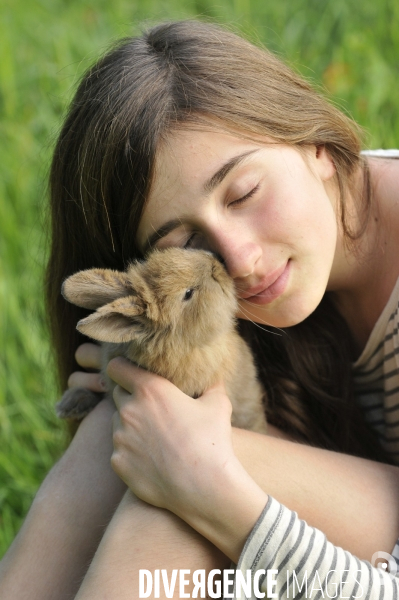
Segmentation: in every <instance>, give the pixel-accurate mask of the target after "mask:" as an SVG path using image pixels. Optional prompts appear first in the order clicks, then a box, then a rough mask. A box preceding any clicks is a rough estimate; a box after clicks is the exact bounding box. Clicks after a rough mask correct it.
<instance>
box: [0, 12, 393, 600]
mask: <svg viewBox="0 0 399 600" xmlns="http://www.w3.org/2000/svg"><path fill="white" fill-rule="evenodd" d="M393 154H394V155H395V153H393ZM398 183H399V162H398V161H396V160H394V158H386V157H385V156H382V157H380V156H378V157H372V156H368V157H366V156H364V155H361V154H360V143H359V139H358V135H357V128H356V126H355V124H354V123H353V122H351V121H350V120H349V119H348V118H347V117H345V116H344V115H343V114H342V113H340V112H339V111H338V110H337V109H335V108H334V107H332V106H330V105H329V104H328V103H326V101H325V100H324V99H323V98H322V97H320V96H319V95H318V94H316V93H315V92H314V91H313V90H312V89H311V88H310V87H309V85H308V84H307V83H306V82H304V81H303V80H302V79H301V78H299V77H298V76H297V75H295V74H294V73H292V72H291V71H290V70H289V69H288V68H287V67H286V66H285V65H283V64H282V63H281V62H280V61H279V60H278V59H276V58H275V57H274V56H273V55H271V54H269V53H268V52H267V51H265V50H263V49H259V48H256V47H254V46H253V45H251V44H249V43H248V42H246V41H244V40H242V39H241V38H239V37H237V36H235V35H234V34H232V33H229V32H227V31H225V30H223V29H221V28H219V27H216V26H214V25H209V24H204V23H201V22H195V21H189V22H177V23H168V24H165V25H160V26H158V27H156V28H154V29H152V30H150V31H149V32H147V33H145V34H144V35H142V36H141V37H139V38H135V39H128V40H122V42H121V43H120V44H118V46H117V47H116V48H115V49H114V50H113V51H111V52H110V53H109V54H107V55H106V56H105V57H104V58H103V59H101V60H100V61H99V62H98V63H97V64H96V65H95V66H94V67H93V68H92V69H91V70H90V71H89V72H88V73H87V74H86V76H85V77H84V79H83V81H82V83H81V84H80V86H79V89H78V91H77V93H76V96H75V99H74V101H73V103H72V106H71V108H70V111H69V114H68V117H67V120H66V122H65V124H64V127H63V129H62V131H61V134H60V137H59V141H58V144H57V147H56V150H55V154H54V160H53V165H52V173H51V198H52V200H51V202H52V227H53V230H52V248H51V256H50V261H49V267H48V271H47V296H48V307H49V312H50V317H51V324H52V334H53V340H54V344H55V348H56V350H57V356H58V365H59V372H60V379H61V382H62V385H63V387H65V386H66V385H67V382H68V385H69V386H77V385H79V386H80V385H82V386H84V387H87V388H90V389H93V390H95V391H99V392H100V391H103V384H102V382H101V379H100V377H99V376H98V375H97V374H96V373H95V372H93V369H98V368H99V363H100V358H99V349H98V347H97V346H95V345H93V344H87V343H86V344H83V345H81V344H82V341H83V340H82V339H81V338H80V337H79V335H78V334H77V332H76V330H75V324H76V322H77V320H78V319H79V318H81V317H82V316H84V315H85V313H84V311H82V310H81V309H78V308H77V307H75V306H73V305H71V304H67V303H66V302H65V301H64V300H63V298H62V297H61V295H60V289H61V284H62V281H63V280H64V279H65V278H66V277H67V276H69V275H70V274H72V273H74V272H76V271H78V270H82V269H85V268H91V267H105V268H115V269H124V268H125V266H126V265H127V264H128V262H129V261H131V260H132V259H134V258H136V257H144V256H145V254H146V252H147V251H148V250H149V249H150V248H152V247H157V248H164V247H168V246H180V247H190V248H205V249H209V250H212V251H214V252H217V253H218V254H219V255H220V256H221V257H222V259H223V260H224V262H225V265H226V268H227V270H228V272H229V273H230V275H231V276H232V277H233V278H234V281H235V283H236V288H237V295H238V297H239V299H240V300H239V304H240V312H239V315H238V316H239V317H240V318H241V319H242V321H241V328H242V333H243V335H245V336H246V337H247V339H248V340H249V342H250V343H251V345H252V347H253V351H254V353H255V355H256V357H257V363H258V367H259V373H260V377H261V379H262V381H263V383H264V385H265V388H266V390H267V395H268V409H267V415H268V420H269V422H270V435H268V436H262V435H259V434H255V433H252V432H247V431H242V430H235V429H232V428H231V425H230V412H231V407H230V402H229V400H228V398H227V397H226V394H225V391H224V387H223V382H220V384H219V385H217V386H215V387H214V388H212V389H210V390H208V391H207V392H206V393H205V394H204V395H203V396H202V397H201V398H199V399H197V400H194V399H191V398H188V397H186V396H185V395H184V394H183V393H182V392H180V391H179V390H178V389H177V388H175V387H174V386H173V385H172V384H171V383H170V382H168V381H166V380H164V379H162V378H160V377H158V376H156V375H154V374H151V373H148V372H145V371H143V370H140V369H139V368H137V367H135V366H134V365H132V364H130V363H128V362H127V361H126V360H124V359H115V360H113V361H111V363H110V365H109V368H108V372H109V374H110V376H111V377H112V378H113V379H114V380H115V381H116V382H117V383H118V384H119V385H118V387H117V388H116V391H115V395H114V400H115V404H116V406H117V409H118V411H117V412H114V407H113V406H111V404H110V403H107V402H101V403H100V404H99V405H98V406H97V408H96V409H95V410H94V411H93V412H92V413H91V414H90V415H89V416H88V417H86V419H84V421H83V422H82V424H81V425H80V427H79V429H78V431H77V433H76V435H75V437H74V439H73V441H72V443H71V445H70V447H69V448H68V450H67V452H66V453H65V455H64V457H63V458H62V459H61V460H60V461H59V463H58V464H57V465H55V467H54V468H53V469H52V471H51V472H50V474H49V475H48V477H47V478H46V480H45V482H44V483H43V485H42V487H41V488H40V490H39V492H38V494H37V497H36V499H35V501H34V503H33V506H32V508H31V511H30V513H29V515H28V517H27V519H26V521H25V523H24V526H23V527H22V529H21V531H20V533H19V535H18V536H17V538H16V540H15V542H14V544H13V545H12V547H11V549H10V550H9V552H8V554H7V555H6V557H5V558H4V560H3V561H2V564H1V567H0V596H1V597H4V598H6V597H7V598H10V599H13V598H18V599H20V598H24V597H26V598H28V597H29V598H30V599H32V598H57V599H60V598H74V597H76V598H79V600H82V599H88V598H107V599H108V598H109V599H112V598H118V599H121V598H138V597H139V571H140V569H146V570H148V571H150V572H152V573H153V572H154V570H155V569H165V570H166V575H167V578H168V581H170V580H171V576H172V571H173V569H187V570H190V571H191V574H192V572H193V571H195V570H201V569H205V570H206V571H208V572H211V571H212V577H213V575H214V573H213V570H214V569H216V570H219V571H218V572H220V571H221V570H222V569H226V568H227V567H228V566H229V564H230V562H231V561H233V562H234V563H238V566H239V568H240V569H241V570H242V571H243V572H244V574H245V573H246V572H247V570H249V571H250V573H251V575H250V576H251V578H252V584H253V585H252V586H251V590H252V591H251V594H252V596H251V597H253V598H255V597H264V596H262V594H263V593H266V594H267V595H268V596H269V597H272V594H277V595H276V596H275V597H280V598H289V597H293V596H295V594H296V596H295V597H297V598H305V597H326V596H327V597H342V598H344V597H353V598H382V597H383V598H394V597H395V598H396V597H397V594H398V591H399V583H398V582H399V580H398V579H396V578H395V577H394V575H395V572H396V562H395V560H394V558H392V556H391V555H392V554H394V555H395V556H399V554H398V551H397V549H396V550H394V548H396V546H395V544H396V539H397V537H398V535H399V494H398V491H399V471H398V468H397V467H396V466H394V465H395V464H397V463H398V462H399V414H398V411H399V405H398V402H397V399H398V394H399V364H398V357H399V353H398V326H397V323H398V319H399V318H398V300H399V283H398V277H399V260H398V256H399V254H398V252H399V235H398V232H399V202H398V192H397V189H398V188H397V186H398ZM251 321H253V322H254V323H251ZM273 328H279V329H273ZM75 353H76V354H75ZM75 358H76V362H75ZM81 367H83V368H84V369H89V370H91V372H89V373H87V372H86V371H85V372H82V371H79V368H81ZM112 415H113V416H112ZM111 420H112V421H113V432H114V433H113V438H112V424H111ZM113 448H114V449H113ZM111 454H112V459H111ZM110 459H111V460H110ZM111 463H112V467H113V469H114V471H113V470H112V469H111ZM115 472H116V474H117V475H116V474H115ZM122 481H123V482H124V483H122ZM125 484H126V485H127V486H128V488H129V489H128V491H127V492H126V493H125V490H126V487H125ZM132 492H133V493H132ZM122 496H123V500H122ZM118 505H119V506H118ZM117 506H118V508H117V510H115V509H116V507H117ZM294 511H295V512H294ZM296 513H297V514H296ZM376 553H379V557H380V558H381V557H384V558H385V559H386V560H387V561H388V562H389V569H388V570H390V573H389V574H388V573H384V571H382V570H379V569H377V568H375V567H374V566H371V565H370V562H369V561H373V565H376V564H377V558H378V556H377V555H376ZM395 553H396V554H395ZM89 564H90V567H89V568H88V566H89ZM267 570H275V572H274V573H272V577H273V578H274V579H275V581H276V583H275V584H273V582H272V581H270V578H268V577H267V576H266V572H267ZM183 577H185V578H186V579H187V580H188V582H189V583H188V584H187V585H182V587H181V588H180V590H181V591H180V592H179V581H178V582H177V584H176V590H175V592H174V596H173V597H189V596H188V595H184V592H185V593H186V594H188V593H190V589H192V588H193V587H195V583H196V581H195V578H194V581H193V580H192V579H191V575H188V574H187V573H186V574H183ZM212 577H211V579H212ZM304 578H305V579H306V580H307V588H306V587H305V585H304V583H303V582H304ZM268 580H269V588H268V587H267V586H268ZM296 582H299V586H302V589H301V590H300V589H298V585H296ZM183 583H184V581H183ZM215 585H216V588H215V589H217V584H215ZM219 585H220V584H219ZM258 588H259V590H260V591H259V592H258V591H257V590H258ZM230 589H231V588H230ZM228 591H229V587H228V586H227V585H226V584H225V586H224V594H225V597H228ZM197 593H198V586H197ZM208 593H209V594H210V595H211V596H212V594H213V592H212V589H210V590H208ZM235 593H237V594H238V590H236V592H235ZM150 597H161V598H162V597H172V596H171V595H166V592H165V590H164V588H163V586H162V585H161V586H160V595H159V596H158V595H157V594H156V591H155V589H154V590H153V591H152V592H151V595H150ZM212 597H218V596H217V595H216V596H215V595H213V596H212ZM229 597H232V596H231V595H230V596H229Z"/></svg>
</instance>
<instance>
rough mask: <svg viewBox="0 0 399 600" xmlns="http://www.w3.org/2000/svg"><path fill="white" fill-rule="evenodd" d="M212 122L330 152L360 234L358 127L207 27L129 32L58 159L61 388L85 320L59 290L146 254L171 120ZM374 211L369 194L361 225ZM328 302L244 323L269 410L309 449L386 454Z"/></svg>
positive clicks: (55, 243) (91, 78) (54, 295)
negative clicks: (157, 169) (262, 326)
mask: <svg viewBox="0 0 399 600" xmlns="http://www.w3.org/2000/svg"><path fill="white" fill-rule="evenodd" d="M215 123H220V124H221V126H222V127H223V128H225V129H226V130H234V131H235V130H237V128H239V129H240V130H241V131H243V132H245V134H246V135H248V136H251V135H256V136H259V135H264V136H268V137H269V138H273V139H274V140H275V142H276V143H283V144H290V145H294V146H295V147H297V148H301V147H302V146H306V145H308V144H313V145H316V146H321V145H323V146H325V147H326V149H327V151H328V152H329V154H330V156H331V157H332V160H333V161H334V165H335V168H336V179H337V184H338V187H339V190H340V198H341V205H340V219H341V223H342V228H343V231H344V234H345V237H346V240H348V241H350V240H353V239H355V238H356V237H357V236H358V235H359V234H360V232H356V231H351V230H350V229H349V227H348V224H347V219H346V213H345V200H346V195H347V193H348V190H349V189H350V186H351V182H352V180H353V174H354V173H355V171H356V170H357V169H358V167H359V166H361V164H362V161H361V158H360V156H359V152H360V142H359V137H358V132H357V127H356V125H355V124H354V123H353V122H352V121H351V120H350V119H349V118H347V117H346V116H345V115H344V114H343V113H341V112H340V111H339V110H337V109H336V108H335V107H334V106H332V105H330V104H329V103H328V102H326V100H325V99H324V98H323V97H322V96H321V95H320V94H318V93H316V92H315V91H314V90H313V89H312V87H311V86H310V85H309V84H308V83H307V82H306V81H304V80H303V79H302V78H301V77H299V76H298V75H296V74H295V73H294V72H293V71H292V70H291V69H290V68H288V67H287V66H286V65H285V64H283V63H282V62H281V61H280V60H279V59H278V58H277V57H275V56H274V55H273V54H271V53H270V52H268V51H267V50H265V49H261V48H258V47H256V46H254V45H252V44H251V43H249V42H248V41H246V40H244V39H242V38H241V37H239V36H237V35H235V34H234V33H231V32H230V31H227V30H225V29H223V28H221V27H219V26H216V25H214V24H209V23H204V22H201V21H180V22H171V23H165V24H161V25H159V26H157V27H154V28H152V29H150V30H149V31H147V32H145V33H143V34H142V35H141V36H139V37H135V38H129V39H123V40H121V41H120V42H119V43H117V44H116V46H115V47H114V48H113V49H112V50H111V51H110V52H108V53H107V54H106V55H105V56H104V57H103V58H101V59H100V60H99V61H98V62H97V63H96V64H95V65H94V66H93V67H92V68H90V69H89V71H88V72H87V73H86V74H85V76H84V77H83V79H82V81H81V83H80V85H79V87H78V90H77V92H76V95H75V97H74V99H73V101H72V104H71V106H70V109H69V113H68V115H67V118H66V121H65V123H64V126H63V128H62V130H61V133H60V135H59V139H58V142H57V145H56V148H55V151H54V158H53V162H52V167H51V177H50V189H51V223H52V233H51V235H52V245H51V254H50V259H49V263H48V268H47V274H46V296H47V306H48V314H49V319H50V329H51V335H52V340H53V344H54V348H55V352H56V358H57V365H58V372H59V380H60V387H61V388H65V387H66V384H67V379H68V376H69V375H70V373H71V372H72V371H74V370H76V369H77V368H78V367H77V364H76V362H75V359H74V352H75V350H76V348H77V346H78V345H79V344H80V343H81V342H82V341H83V339H82V338H81V337H80V335H79V333H78V332H77V331H76V329H75V325H76V322H77V321H78V319H79V318H81V317H82V316H84V314H85V313H84V311H82V309H79V308H77V307H76V306H74V305H72V304H68V303H67V302H65V301H64V299H63V298H62V297H61V294H60V289H61V284H62V282H63V280H64V279H65V278H66V277H68V276H69V275H71V274H72V273H74V272H76V271H79V270H81V269H86V268H92V267H107V268H114V269H124V268H125V267H126V265H127V263H128V262H129V261H131V260H132V259H134V258H136V257H139V256H140V251H139V248H138V247H137V244H136V232H137V227H138V223H139V220H140V217H141V214H142V211H143V207H144V204H145V201H146V198H147V196H148V193H149V189H150V186H151V180H152V177H153V172H154V161H155V156H156V152H157V148H158V147H159V144H160V143H161V142H162V140H163V139H165V136H166V135H167V134H168V132H170V131H171V130H172V129H173V128H179V127H182V126H185V127H187V126H188V127H201V126H204V125H205V126H207V127H208V128H209V127H215V126H216V125H215ZM364 173H365V181H366V184H367V182H368V178H367V171H366V170H364ZM366 188H367V185H366ZM366 192H367V189H366ZM369 205H370V193H368V192H367V193H365V194H364V203H363V207H362V210H363V214H364V215H365V219H364V223H365V222H366V219H367V213H368V208H369ZM327 303H328V300H327V299H325V300H324V301H323V302H322V303H321V305H320V307H319V308H318V309H317V310H316V311H315V313H314V314H313V315H311V316H310V317H309V318H308V319H306V321H305V322H304V323H301V324H300V325H298V326H296V327H292V328H290V329H289V330H287V334H286V335H285V336H282V338H278V337H276V336H270V335H268V334H267V333H264V334H262V335H258V331H259V330H258V329H251V325H250V324H242V328H243V332H244V330H245V335H246V336H248V337H249V340H250V343H251V344H252V346H253V349H254V352H255V354H256V356H257V362H258V366H259V370H260V375H261V377H262V380H263V382H264V384H265V387H266V389H267V392H268V396H269V409H268V417H269V419H270V420H271V421H272V422H274V423H276V424H277V425H279V426H280V427H282V428H283V429H285V430H287V431H290V432H292V433H294V434H295V435H296V436H297V437H298V439H302V440H303V441H306V442H307V443H313V444H317V445H320V446H323V447H326V448H332V449H336V450H342V451H346V452H353V453H356V454H360V455H363V456H370V457H377V456H378V455H379V451H378V445H377V443H376V441H375V439H374V438H373V436H372V434H371V433H370V432H369V430H368V429H367V427H366V425H364V423H363V421H362V419H361V417H360V419H359V414H358V410H357V409H356V406H355V403H354V397H353V391H352V383H351V373H350V358H351V357H350V350H349V347H350V335H349V332H348V329H347V327H346V324H345V322H344V321H343V319H342V318H340V316H339V315H338V313H337V312H336V311H335V309H334V307H333V306H332V305H330V304H329V303H328V305H327ZM337 328H338V329H337ZM342 348H345V349H346V350H345V351H342Z"/></svg>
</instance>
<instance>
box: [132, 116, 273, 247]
mask: <svg viewBox="0 0 399 600" xmlns="http://www.w3.org/2000/svg"><path fill="white" fill-rule="evenodd" d="M262 142H263V143H262ZM265 142H267V140H266V139H263V140H262V141H261V139H259V142H258V141H255V140H249V139H246V138H244V137H243V136H239V135H234V134H229V133H224V132H220V131H213V130H206V131H205V130H192V129H188V128H187V129H181V130H178V131H174V132H171V133H170V134H169V135H168V136H167V137H166V138H165V140H164V141H163V142H162V143H161V145H160V147H159V149H158V151H157V156H156V161H155V170H154V178H153V183H152V187H151V190H150V194H149V197H148V200H147V203H146V206H145V209H144V213H143V216H142V219H141V222H140V226H139V230H138V241H139V244H140V246H141V247H142V246H143V245H144V244H145V241H146V238H147V236H148V235H149V234H151V232H152V231H154V230H156V229H157V228H158V227H159V226H161V225H162V224H163V222H164V221H165V220H166V219H168V220H169V219H173V218H182V219H183V218H185V217H188V218H191V217H192V216H193V214H194V213H195V210H196V208H198V206H199V204H198V203H199V201H202V202H206V200H207V195H208V194H207V193H206V190H205V188H204V186H205V183H206V182H208V181H209V180H210V179H211V178H212V176H213V175H214V174H215V172H216V171H218V169H219V168H220V167H221V166H222V165H223V164H224V163H226V162H227V161H228V160H229V159H231V158H233V157H235V156H237V155H239V154H242V153H245V152H250V151H251V150H256V149H258V148H260V147H261V146H262V145H263V144H265Z"/></svg>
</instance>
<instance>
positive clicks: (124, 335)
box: [77, 296, 145, 343]
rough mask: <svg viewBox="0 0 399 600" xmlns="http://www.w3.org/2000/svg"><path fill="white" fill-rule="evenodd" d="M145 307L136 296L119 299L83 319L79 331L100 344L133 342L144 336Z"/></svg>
mask: <svg viewBox="0 0 399 600" xmlns="http://www.w3.org/2000/svg"><path fill="white" fill-rule="evenodd" d="M144 312H145V305H144V303H143V302H142V301H140V300H139V299H138V298H137V297H136V296H128V297H125V298H119V299H118V300H115V301H114V302H111V303H110V304H106V305H105V306H101V307H100V308H99V309H98V310H96V312H95V313H93V314H92V315H89V316H88V317H86V318H85V319H82V320H81V321H79V323H78V324H77V329H78V331H80V332H81V333H83V334H84V335H87V336H88V337H91V338H93V339H94V340H98V341H99V342H113V343H121V342H131V341H132V340H134V339H137V338H138V337H140V336H141V335H142V334H143V322H142V321H140V320H139V319H138V318H137V317H139V316H140V315H143V314H144Z"/></svg>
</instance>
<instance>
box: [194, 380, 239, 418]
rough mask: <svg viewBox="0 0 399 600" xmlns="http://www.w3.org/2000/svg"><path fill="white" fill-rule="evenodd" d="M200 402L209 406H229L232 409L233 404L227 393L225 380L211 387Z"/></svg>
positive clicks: (201, 397)
mask: <svg viewBox="0 0 399 600" xmlns="http://www.w3.org/2000/svg"><path fill="white" fill-rule="evenodd" d="M199 400H201V401H202V402H206V403H209V404H218V405H219V406H220V405H221V404H228V405H229V406H230V411H231V410H232V408H231V402H230V399H229V397H228V395H227V392H226V386H225V383H224V381H223V380H220V381H218V382H217V383H214V384H213V385H211V386H210V387H209V388H208V389H207V390H206V391H205V392H204V393H203V394H202V396H200V398H199Z"/></svg>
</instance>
